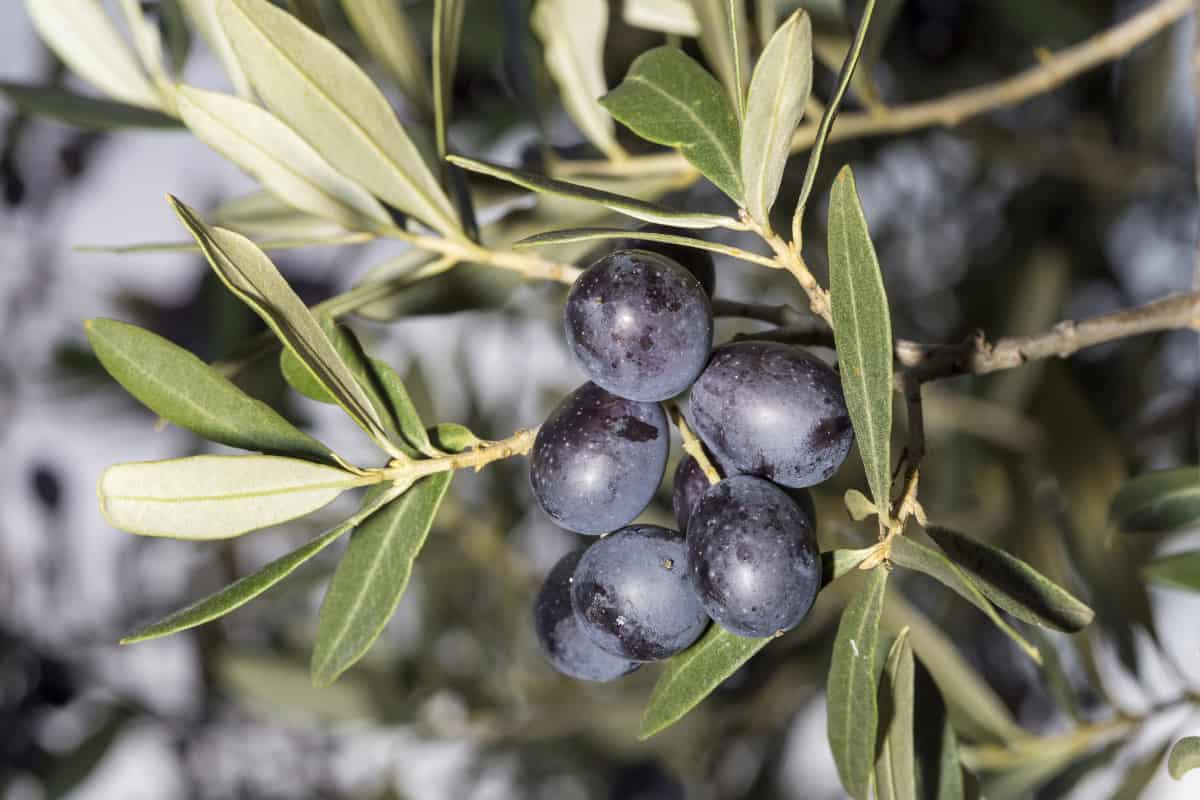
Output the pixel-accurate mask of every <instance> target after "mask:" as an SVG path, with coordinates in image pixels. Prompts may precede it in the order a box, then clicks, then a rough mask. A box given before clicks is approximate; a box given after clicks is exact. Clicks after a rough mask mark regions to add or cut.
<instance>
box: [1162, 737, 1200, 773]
mask: <svg viewBox="0 0 1200 800" xmlns="http://www.w3.org/2000/svg"><path fill="white" fill-rule="evenodd" d="M1197 767H1200V736H1185V737H1184V738H1182V739H1180V740H1179V741H1178V742H1176V743H1175V746H1174V747H1172V748H1171V755H1170V756H1168V757H1167V771H1168V772H1170V773H1171V777H1172V778H1174V779H1175V780H1177V781H1179V780H1183V776H1184V775H1185V774H1187V773H1188V772H1190V771H1192V770H1194V769H1196V768H1197Z"/></svg>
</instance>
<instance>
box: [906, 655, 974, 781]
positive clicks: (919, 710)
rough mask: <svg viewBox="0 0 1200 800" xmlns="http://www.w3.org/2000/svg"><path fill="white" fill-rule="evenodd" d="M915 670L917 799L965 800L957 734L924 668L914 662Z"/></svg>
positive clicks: (939, 693)
mask: <svg viewBox="0 0 1200 800" xmlns="http://www.w3.org/2000/svg"><path fill="white" fill-rule="evenodd" d="M911 643H912V640H911V634H910V638H909V644H910V645H911ZM914 667H915V669H914V673H913V706H914V711H913V740H914V742H913V747H914V753H913V756H914V759H915V765H916V766H915V776H914V777H915V784H916V796H917V797H921V798H929V800H964V797H963V794H964V792H963V770H962V765H961V764H960V763H959V754H958V735H957V734H956V733H955V731H954V726H953V725H951V723H950V717H949V715H948V714H947V713H946V701H945V700H944V699H943V698H942V692H941V690H940V689H939V688H938V686H937V684H936V683H935V682H934V680H933V676H932V675H931V674H930V673H929V670H928V669H926V668H925V665H924V664H922V663H921V662H920V661H916V660H915V659H914Z"/></svg>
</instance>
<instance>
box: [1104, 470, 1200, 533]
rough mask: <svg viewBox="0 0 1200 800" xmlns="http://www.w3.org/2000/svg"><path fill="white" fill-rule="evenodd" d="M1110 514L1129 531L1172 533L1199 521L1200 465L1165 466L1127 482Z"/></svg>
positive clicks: (1120, 526) (1199, 522) (1121, 527)
mask: <svg viewBox="0 0 1200 800" xmlns="http://www.w3.org/2000/svg"><path fill="white" fill-rule="evenodd" d="M1111 516H1112V519H1113V521H1115V522H1116V523H1117V527H1119V528H1120V529H1121V530H1123V531H1125V532H1126V533H1170V532H1171V531H1177V530H1182V529H1184V528H1188V527H1190V526H1193V525H1197V524H1200V467H1197V466H1188V467H1178V468H1176V469H1164V470H1158V471H1155V472H1148V473H1146V474H1145V475H1139V476H1138V477H1136V478H1133V479H1132V480H1129V481H1126V482H1125V484H1124V485H1123V486H1122V487H1121V491H1120V492H1118V493H1117V496H1116V497H1115V498H1114V499H1113V502H1112V512H1111Z"/></svg>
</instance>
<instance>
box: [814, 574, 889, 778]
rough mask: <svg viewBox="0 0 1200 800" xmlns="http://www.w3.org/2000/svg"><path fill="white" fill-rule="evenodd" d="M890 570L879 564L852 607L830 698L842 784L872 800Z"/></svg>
mask: <svg viewBox="0 0 1200 800" xmlns="http://www.w3.org/2000/svg"><path fill="white" fill-rule="evenodd" d="M887 577H888V572H887V570H886V569H884V568H882V567H877V568H876V569H873V570H871V571H870V572H868V573H867V581H866V584H865V585H864V586H863V587H862V588H861V589H859V591H858V593H857V594H855V595H854V598H853V599H852V600H851V601H850V604H849V605H847V606H846V610H845V611H844V612H843V613H842V621H841V623H840V624H839V625H838V631H837V638H836V639H835V640H834V643H833V658H832V661H831V662H830V666H829V681H828V685H827V687H826V696H827V698H828V703H829V712H828V714H829V718H828V733H829V746H830V749H831V750H832V751H833V760H834V763H835V764H837V770H838V775H840V776H841V779H842V785H843V786H844V787H846V791H847V792H848V793H849V794H850V796H851V797H853V798H855V800H868V797H869V796H870V792H871V783H872V780H871V778H872V773H873V772H874V768H875V729H876V725H877V724H878V720H879V706H878V701H877V699H876V682H875V650H876V648H877V647H878V646H879V617H880V614H881V613H882V611H883V594H884V589H885V588H886V587H887Z"/></svg>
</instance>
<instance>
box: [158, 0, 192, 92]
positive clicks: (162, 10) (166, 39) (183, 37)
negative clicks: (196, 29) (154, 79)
mask: <svg viewBox="0 0 1200 800" xmlns="http://www.w3.org/2000/svg"><path fill="white" fill-rule="evenodd" d="M158 16H159V19H160V20H161V21H162V30H163V35H162V36H163V47H164V48H165V49H166V54H167V63H168V64H169V65H170V68H171V71H172V73H174V74H175V75H180V74H182V73H183V70H184V67H186V66H187V61H188V56H190V55H191V54H192V31H191V29H190V28H189V27H188V22H187V16H186V14H185V13H184V11H183V0H162V2H160V3H159V4H158Z"/></svg>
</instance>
